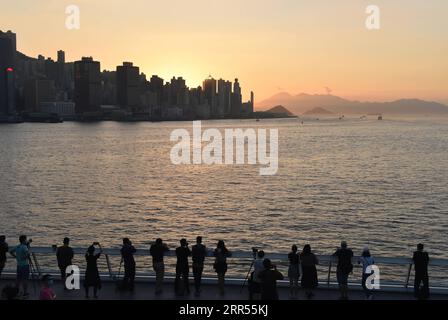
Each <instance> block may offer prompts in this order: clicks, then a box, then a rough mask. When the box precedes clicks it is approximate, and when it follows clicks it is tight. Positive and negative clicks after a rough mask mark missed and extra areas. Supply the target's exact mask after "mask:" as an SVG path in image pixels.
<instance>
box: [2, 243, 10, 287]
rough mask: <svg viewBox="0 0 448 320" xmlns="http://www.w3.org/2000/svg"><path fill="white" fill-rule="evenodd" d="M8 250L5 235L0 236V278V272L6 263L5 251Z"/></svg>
mask: <svg viewBox="0 0 448 320" xmlns="http://www.w3.org/2000/svg"><path fill="white" fill-rule="evenodd" d="M8 251H9V247H8V244H7V243H6V237H5V236H0V279H1V278H2V272H3V269H4V268H5V264H6V259H7V258H6V253H7V252H8Z"/></svg>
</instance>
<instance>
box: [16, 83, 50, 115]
mask: <svg viewBox="0 0 448 320" xmlns="http://www.w3.org/2000/svg"><path fill="white" fill-rule="evenodd" d="M23 96H24V100H25V110H26V111H31V112H40V111H41V110H40V105H41V103H44V102H54V101H55V87H54V81H53V80H47V79H28V80H26V82H25V87H24V90H23Z"/></svg>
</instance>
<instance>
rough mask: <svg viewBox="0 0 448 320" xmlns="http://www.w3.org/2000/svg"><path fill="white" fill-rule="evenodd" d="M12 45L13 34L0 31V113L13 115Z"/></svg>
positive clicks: (13, 63)
mask: <svg viewBox="0 0 448 320" xmlns="http://www.w3.org/2000/svg"><path fill="white" fill-rule="evenodd" d="M12 35H14V37H12ZM13 38H14V39H13ZM14 46H15V34H12V33H11V32H8V33H3V32H0V115H3V116H8V115H14V114H15V112H16V111H15V98H14V92H15V87H14V78H15V48H14Z"/></svg>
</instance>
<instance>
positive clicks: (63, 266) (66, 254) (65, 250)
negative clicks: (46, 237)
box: [56, 237, 74, 290]
mask: <svg viewBox="0 0 448 320" xmlns="http://www.w3.org/2000/svg"><path fill="white" fill-rule="evenodd" d="M69 244H70V239H69V238H67V237H66V238H64V241H63V245H62V246H60V247H59V248H57V250H56V259H57V260H58V267H59V270H60V271H61V281H62V284H63V285H64V290H67V286H66V285H65V279H66V277H67V267H68V266H71V265H72V259H73V256H74V252H73V249H72V248H70V246H69Z"/></svg>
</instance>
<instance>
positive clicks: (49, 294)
mask: <svg viewBox="0 0 448 320" xmlns="http://www.w3.org/2000/svg"><path fill="white" fill-rule="evenodd" d="M52 284H53V279H52V278H51V276H50V275H49V274H46V275H44V276H43V277H42V290H41V291H40V296H39V300H55V299H56V294H55V293H54V291H53V289H52V288H51V285H52Z"/></svg>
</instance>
